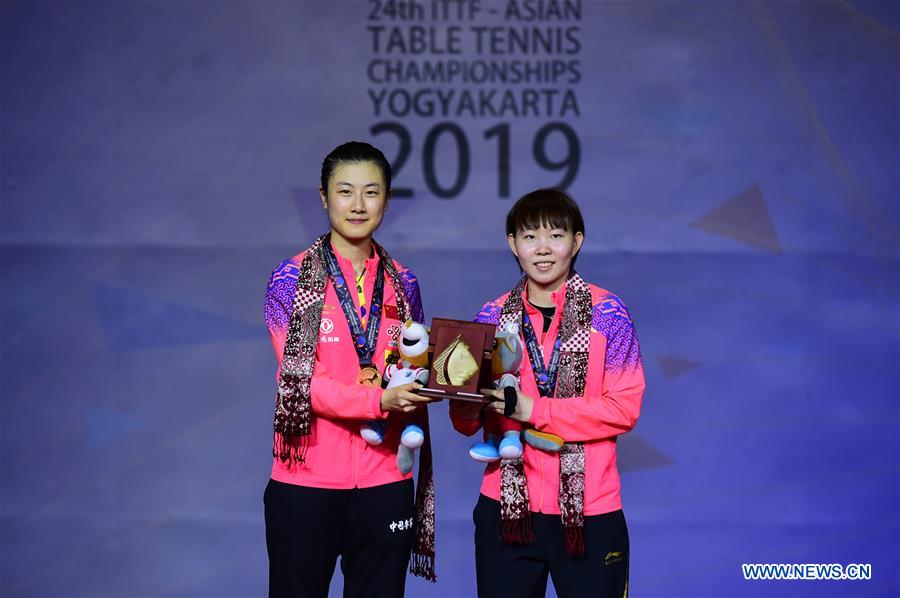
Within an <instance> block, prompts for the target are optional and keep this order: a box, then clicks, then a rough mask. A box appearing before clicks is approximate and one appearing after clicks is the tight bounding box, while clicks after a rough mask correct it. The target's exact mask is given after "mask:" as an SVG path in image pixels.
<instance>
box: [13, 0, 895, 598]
mask: <svg viewBox="0 0 900 598" xmlns="http://www.w3.org/2000/svg"><path fill="white" fill-rule="evenodd" d="M584 5H585V7H584V16H583V20H582V22H581V23H580V24H579V25H580V27H581V40H582V43H583V48H582V52H581V55H580V60H581V61H582V70H583V72H584V79H583V81H582V82H580V83H579V84H578V85H577V86H576V88H577V93H578V97H579V101H580V104H581V112H582V114H581V117H580V118H572V119H569V120H568V122H569V123H570V125H571V126H572V127H573V128H574V129H575V130H576V131H577V132H578V135H579V137H580V140H581V145H582V148H581V149H582V163H581V169H580V172H579V175H578V177H577V179H576V182H575V183H574V184H573V186H572V187H571V189H570V190H571V191H572V193H573V194H574V196H575V197H576V198H577V199H578V200H579V201H580V203H581V205H582V207H583V210H584V213H585V218H586V221H587V242H586V245H585V248H584V251H583V254H582V256H581V257H580V259H579V263H578V265H579V269H580V271H581V273H582V274H583V275H584V276H585V278H587V279H588V280H590V281H592V282H595V283H597V284H599V285H600V286H603V287H604V288H607V289H610V290H612V291H614V292H616V293H618V294H619V295H620V296H621V297H622V298H623V299H624V301H625V302H626V303H627V304H628V305H629V308H630V310H631V313H632V316H633V318H634V320H635V323H636V326H637V329H638V332H639V335H640V339H641V344H642V349H643V357H644V364H645V369H646V376H647V382H648V390H647V394H646V397H645V401H644V408H643V414H642V417H641V420H640V422H639V424H638V426H637V428H636V430H635V431H634V432H632V433H630V434H628V435H626V436H625V437H623V438H622V439H621V440H620V449H619V467H620V471H621V472H622V483H623V499H624V503H625V513H626V516H627V519H628V524H629V530H630V534H631V542H632V549H633V554H632V561H631V584H630V590H631V595H633V596H849V595H852V596H893V595H897V594H898V593H900V574H898V567H897V564H898V562H900V553H898V543H900V524H898V513H900V491H898V480H900V475H898V474H900V440H898V432H900V421H898V397H900V389H898V385H900V377H898V363H900V355H898V315H900V312H898V296H900V279H898V256H900V253H898V246H900V245H898V214H900V208H898V203H900V202H898V188H900V185H898V179H900V175H898V170H900V149H898V145H900V144H898V136H900V120H898V115H900V104H898V101H900V95H898V87H900V80H898V73H900V68H898V67H900V5H898V3H896V2H892V1H884V2H882V1H877V2H862V1H852V2H847V1H844V0H837V1H833V2H832V1H827V2H826V1H821V2H820V1H813V2H766V1H759V2H752V1H733V2H730V1H729V2H725V1H722V2H699V1H694V2H682V1H672V2H662V1H636V2H590V1H586V2H584ZM367 9H368V6H367V5H366V3H363V2H332V3H326V2H243V1H238V2H200V1H187V2H163V1H160V2H43V1H35V2H6V1H5V2H3V3H2V5H0V16H2V28H0V33H2V91H0V100H2V104H0V108H2V130H0V133H2V146H0V149H2V154H0V158H2V179H0V185H2V187H0V190H2V214H0V216H2V221H0V232H2V279H0V282H2V303H0V307H2V310H0V316H2V322H0V325H2V329H0V333H2V378H0V384H2V429H0V431H2V479H0V481H2V503H0V507H2V519H0V533H2V543H0V550H2V554H0V566H2V569H0V574H2V577H0V593H2V595H3V596H10V597H20V596H21V597H31V596H35V597H37V596H60V597H61V596H73V597H87V596H110V597H119V596H121V597H125V596H129V597H130V596H223V597H225V596H228V597H231V596H261V595H263V594H264V593H265V591H266V566H267V561H266V554H265V542H264V535H263V523H262V491H263V488H264V486H265V483H266V479H267V477H268V471H269V467H270V452H269V451H270V442H271V410H272V397H273V391H274V379H273V374H274V368H275V359H274V357H273V355H272V351H271V348H270V345H269V343H268V339H267V335H266V331H265V326H264V322H263V319H262V298H263V292H264V287H265V283H266V279H267V276H268V274H269V272H270V271H271V269H272V268H274V267H275V266H276V265H277V264H278V263H279V261H280V260H281V259H283V258H284V257H287V256H289V255H293V254H294V253H296V252H298V251H299V250H301V249H302V248H303V247H305V246H306V245H307V244H308V243H309V242H310V241H311V240H312V239H313V238H314V236H315V235H316V234H317V233H319V232H321V231H323V230H324V226H325V219H324V215H323V214H321V209H320V206H319V203H318V197H317V194H316V191H315V189H316V187H317V186H318V170H319V167H320V164H321V159H322V156H324V154H325V153H327V152H328V151H329V150H330V149H331V148H332V147H334V146H335V145H337V144H338V143H340V142H342V141H345V140H347V139H350V138H369V134H368V131H369V127H370V126H371V125H372V124H374V123H375V122H377V121H378V120H379V119H377V118H375V117H374V116H373V114H372V107H371V105H370V103H369V101H368V100H367V96H366V91H365V90H366V88H367V87H368V85H369V84H368V82H367V81H366V79H365V68H364V67H365V64H366V61H367V60H369V59H370V58H371V56H372V55H371V51H370V47H369V44H370V41H369V38H368V37H367V36H366V32H365V25H366V22H365V17H366V14H367ZM434 122H435V120H434V119H432V120H428V121H426V120H424V119H419V118H414V117H411V118H409V119H408V120H407V121H405V126H407V127H408V128H409V129H410V130H411V131H412V132H413V137H414V140H415V143H416V144H418V143H421V139H422V138H423V137H424V135H425V132H426V131H427V130H428V129H429V128H430V127H431V126H433V124H434ZM455 122H459V124H460V125H461V126H463V127H465V128H466V130H467V131H468V132H469V133H468V134H469V137H470V139H472V140H476V139H481V135H482V132H483V131H484V130H485V129H487V128H489V127H490V126H492V125H493V124H495V122H494V121H492V120H490V119H481V120H480V119H474V118H467V119H462V120H459V119H457V120H456V121H455ZM543 123H544V121H543V120H542V121H540V122H530V121H522V120H518V121H515V122H514V123H513V125H514V128H513V133H514V134H515V135H517V137H516V139H519V140H521V142H517V143H515V144H514V148H513V161H512V164H513V168H514V172H515V176H514V178H513V180H512V192H513V195H514V196H515V195H517V194H520V193H522V192H524V191H527V190H529V189H531V188H533V187H535V186H538V185H545V184H552V183H553V182H554V180H555V179H554V177H556V175H554V174H552V173H551V174H549V175H548V174H547V173H546V172H543V171H541V170H540V169H537V168H536V167H535V166H534V163H533V161H532V158H531V157H530V154H529V150H530V146H529V143H530V141H528V140H530V138H531V135H533V133H534V131H535V130H537V128H538V127H539V126H541V125H542V124H543ZM381 141H383V142H384V145H385V149H386V151H387V152H388V153H389V154H393V153H395V152H396V147H394V146H392V145H391V141H390V138H388V137H385V138H383V139H382V140H376V143H379V142H381ZM473 143H474V141H473ZM479 143H481V144H482V145H480V146H477V147H474V149H473V152H474V155H473V164H474V165H473V171H472V177H471V179H470V181H469V183H468V186H467V187H466V190H465V192H463V193H462V194H461V195H460V196H459V197H457V198H455V199H453V200H441V199H438V198H435V197H432V196H430V195H429V194H428V192H427V189H426V188H425V187H424V185H423V177H422V173H421V164H420V152H421V150H420V148H419V146H418V145H416V146H415V147H414V156H416V157H415V158H414V159H412V158H411V160H410V163H409V165H408V166H407V167H406V169H405V170H404V171H403V172H401V173H399V177H398V180H397V181H396V183H395V184H398V185H400V184H402V185H405V186H411V187H413V188H415V189H416V195H415V197H414V198H413V199H407V200H400V199H396V200H394V201H393V202H392V204H391V206H390V207H389V210H388V215H387V218H386V220H385V223H384V225H383V226H382V228H381V230H380V231H379V234H378V238H379V239H380V240H381V241H382V242H383V243H384V244H385V245H387V246H388V247H389V248H390V249H391V251H392V253H393V254H394V255H395V256H396V257H397V258H398V259H400V260H401V261H403V262H405V263H407V264H409V265H410V266H411V267H412V268H413V270H414V271H415V272H416V273H417V274H418V276H419V279H420V281H421V288H422V293H423V300H424V305H425V309H426V314H427V315H428V316H429V317H432V316H438V315H439V316H444V317H458V318H469V317H472V316H473V315H474V314H475V312H476V311H477V310H478V308H479V307H480V305H481V303H482V302H483V301H484V300H486V299H489V298H493V297H495V296H497V295H499V294H500V293H502V292H504V291H505V290H508V288H509V287H511V286H512V284H513V283H514V280H515V278H516V275H517V270H516V268H515V265H514V263H513V261H512V258H511V257H510V256H509V254H508V250H507V248H506V243H505V240H504V238H503V217H504V215H505V212H506V210H507V209H508V207H509V205H510V202H509V200H503V199H499V198H497V197H495V194H496V167H495V164H494V160H495V156H496V149H495V146H487V145H485V144H484V142H483V141H480V142H479ZM441 151H442V152H447V151H448V150H447V148H444V149H442V150H441ZM450 155H452V154H450ZM442 168H443V167H442ZM447 168H450V167H447ZM442 176H445V177H448V178H446V179H444V180H447V181H449V180H450V178H449V177H452V171H451V172H450V174H444V175H442ZM548 176H549V177H550V178H549V179H548V178H547V177H548ZM432 418H433V420H432V421H433V423H432V430H433V443H434V446H435V452H436V455H435V459H436V471H437V488H438V529H437V538H438V576H439V581H438V583H437V584H436V585H430V584H427V583H424V582H421V581H419V580H415V579H411V580H410V582H409V584H408V595H410V596H472V595H474V564H473V549H472V533H473V528H472V523H471V509H472V507H473V506H474V503H475V500H476V496H477V492H478V485H479V479H480V469H481V468H480V467H479V466H478V465H477V464H476V463H474V462H472V461H471V460H469V458H468V457H467V456H466V449H467V446H468V444H469V440H468V439H465V438H463V437H461V436H459V435H457V434H455V433H454V432H452V430H451V428H450V426H449V422H448V420H447V417H446V406H445V405H441V404H439V405H436V406H435V407H433V408H432ZM743 562H789V563H832V562H835V563H840V564H847V563H871V564H872V571H873V577H872V580H871V581H852V582H851V581H847V582H837V581H829V582H825V581H820V582H812V581H779V582H775V581H772V582H759V581H756V582H751V581H745V580H744V579H743V577H742V574H741V568H740V565H741V563H743ZM498 575H502V572H498ZM339 586H340V579H336V580H335V584H334V588H335V591H339V590H338V589H337V588H339Z"/></svg>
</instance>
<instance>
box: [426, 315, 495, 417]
mask: <svg viewBox="0 0 900 598" xmlns="http://www.w3.org/2000/svg"><path fill="white" fill-rule="evenodd" d="M430 338H431V339H433V342H432V343H431V344H432V348H430V351H431V352H432V359H431V369H430V372H429V376H428V384H427V385H426V386H424V387H422V388H420V389H418V390H417V391H416V392H417V393H418V394H421V395H425V396H429V397H436V398H446V399H451V400H457V401H472V402H478V403H483V402H486V401H490V400H493V399H490V398H488V397H485V396H484V395H483V394H481V393H480V392H479V389H480V388H491V387H492V385H491V351H492V350H493V346H494V325H493V324H483V323H480V322H468V321H465V320H450V319H446V318H434V319H433V320H432V322H431V334H430Z"/></svg>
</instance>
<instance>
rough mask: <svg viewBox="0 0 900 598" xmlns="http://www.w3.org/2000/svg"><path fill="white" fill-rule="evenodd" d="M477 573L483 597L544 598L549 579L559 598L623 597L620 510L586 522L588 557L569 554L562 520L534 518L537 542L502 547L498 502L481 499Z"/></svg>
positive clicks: (624, 538)
mask: <svg viewBox="0 0 900 598" xmlns="http://www.w3.org/2000/svg"><path fill="white" fill-rule="evenodd" d="M472 518H473V519H474V520H475V571H476V575H477V578H478V595H479V596H481V597H482V598H505V597H509V598H538V597H540V598H543V596H544V595H545V594H546V592H547V575H548V574H549V575H550V577H551V578H552V579H553V587H554V588H556V593H557V595H558V596H559V597H560V598H574V597H580V596H584V597H585V598H588V597H589V598H612V597H616V598H620V597H623V596H626V595H627V594H626V592H627V591H628V556H629V552H628V529H627V528H626V526H625V516H624V515H623V514H622V511H621V510H619V511H613V512H612V513H606V514H603V515H592V516H590V517H585V518H584V544H585V551H584V556H581V557H573V556H571V555H569V554H568V553H567V552H566V533H565V529H564V528H563V525H562V520H561V519H560V516H559V515H545V514H542V513H532V514H531V522H532V526H533V528H534V535H535V538H536V540H537V541H536V542H534V543H532V544H524V545H522V544H519V545H509V544H502V543H501V542H500V535H499V526H500V503H499V502H497V501H496V500H492V499H490V498H487V497H486V496H484V495H479V497H478V504H477V505H475V511H474V512H473V514H472Z"/></svg>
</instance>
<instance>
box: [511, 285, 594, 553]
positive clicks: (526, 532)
mask: <svg viewBox="0 0 900 598" xmlns="http://www.w3.org/2000/svg"><path fill="white" fill-rule="evenodd" d="M526 281H527V277H522V280H520V281H519V284H518V285H516V288H514V289H513V290H512V291H511V292H510V294H509V297H508V298H507V299H506V302H505V303H504V304H503V309H502V311H501V312H500V323H499V327H501V328H503V327H505V326H510V325H513V326H515V329H521V321H522V308H523V306H522V295H523V294H524V292H525V283H526ZM590 333H591V289H590V287H588V284H587V283H586V282H585V281H584V279H582V278H581V277H580V276H579V275H578V274H577V273H573V274H572V275H571V276H570V277H569V279H568V281H567V282H566V297H565V303H564V304H563V313H562V321H561V322H560V326H559V334H558V336H557V339H558V340H559V342H560V356H559V370H558V372H557V378H556V379H557V382H556V389H555V391H554V393H553V397H554V398H556V399H565V398H568V397H579V396H583V395H584V385H585V381H586V379H587V367H588V351H589V349H590ZM519 334H520V335H521V334H522V331H521V330H519ZM559 510H560V513H561V516H562V524H563V527H564V528H565V530H566V550H567V551H568V552H569V553H570V554H574V555H579V556H580V555H582V554H584V445H583V444H582V443H580V442H566V443H565V444H564V445H563V446H562V449H561V450H560V452H559ZM500 516H501V523H502V529H501V537H502V539H503V540H504V542H507V543H512V544H515V543H529V542H533V541H534V532H533V530H532V528H531V509H530V506H529V500H528V483H527V481H526V479H525V462H524V460H523V459H522V457H519V458H518V459H503V460H501V462H500Z"/></svg>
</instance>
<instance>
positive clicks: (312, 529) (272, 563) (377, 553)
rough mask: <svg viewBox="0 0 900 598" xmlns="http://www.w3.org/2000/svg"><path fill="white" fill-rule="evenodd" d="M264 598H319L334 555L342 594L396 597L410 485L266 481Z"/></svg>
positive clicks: (407, 542) (405, 554)
mask: <svg viewBox="0 0 900 598" xmlns="http://www.w3.org/2000/svg"><path fill="white" fill-rule="evenodd" d="M263 503H264V504H265V509H266V547H267V548H268V552H269V596H270V598H306V597H309V598H324V597H325V596H327V595H328V586H329V585H330V583H331V576H332V575H333V574H334V565H335V562H336V561H337V557H338V555H340V556H341V572H342V573H343V574H344V596H345V597H347V598H349V597H355V596H360V597H362V596H365V597H367V598H368V597H370V596H373V597H374V596H383V597H385V598H394V597H399V596H403V589H404V587H405V584H406V568H407V566H408V564H409V553H410V549H411V548H412V540H413V534H412V522H413V482H412V480H405V481H402V482H395V483H392V484H385V485H384V486H376V487H374V488H354V489H352V490H327V489H323V488H308V487H305V486H295V485H293V484H284V483H281V482H276V481H275V480H269V485H268V486H266V492H265V495H264V496H263Z"/></svg>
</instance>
